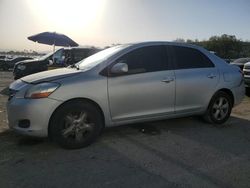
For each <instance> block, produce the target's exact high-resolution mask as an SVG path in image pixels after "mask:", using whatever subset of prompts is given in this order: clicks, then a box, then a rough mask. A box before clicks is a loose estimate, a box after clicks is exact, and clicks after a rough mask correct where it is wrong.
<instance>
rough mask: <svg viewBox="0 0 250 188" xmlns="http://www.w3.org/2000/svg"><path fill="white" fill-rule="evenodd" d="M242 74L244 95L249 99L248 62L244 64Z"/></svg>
mask: <svg viewBox="0 0 250 188" xmlns="http://www.w3.org/2000/svg"><path fill="white" fill-rule="evenodd" d="M243 72H244V80H245V86H246V95H247V96H248V97H250V62H248V63H245V64H244V68H243Z"/></svg>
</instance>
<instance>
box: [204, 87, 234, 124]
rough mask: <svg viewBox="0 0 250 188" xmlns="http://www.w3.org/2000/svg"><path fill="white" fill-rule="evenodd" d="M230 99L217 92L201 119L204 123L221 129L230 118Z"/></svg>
mask: <svg viewBox="0 0 250 188" xmlns="http://www.w3.org/2000/svg"><path fill="white" fill-rule="evenodd" d="M232 106H233V102H232V98H231V96H229V95H228V94H227V93H225V92H222V91H219V92H217V93H216V94H215V95H214V96H213V98H212V99H211V101H210V103H209V106H208V109H207V111H206V113H205V114H204V116H203V118H204V120H205V121H206V122H208V123H211V124H214V125H215V126H220V127H222V126H223V125H222V124H223V123H225V122H226V121H227V120H228V118H229V117H230V114H231V111H232Z"/></svg>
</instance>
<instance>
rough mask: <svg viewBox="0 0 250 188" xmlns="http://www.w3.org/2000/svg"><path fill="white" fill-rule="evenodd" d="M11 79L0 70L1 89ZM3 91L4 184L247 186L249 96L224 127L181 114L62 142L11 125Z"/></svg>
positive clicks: (0, 152)
mask: <svg viewBox="0 0 250 188" xmlns="http://www.w3.org/2000/svg"><path fill="white" fill-rule="evenodd" d="M10 82H12V74H11V73H10V72H0V90H2V89H3V88H4V87H6V86H7V85H8V84H9V83H10ZM6 100H7V98H6V97H4V96H1V95H0V187H3V188H6V187H15V188H16V187H25V188H29V187H37V188H38V187H71V188H72V187H86V188H91V187H102V188H103V187H109V188H110V187H114V188H117V187H119V188H120V187H143V188H146V187H157V188H158V187H164V188H165V187H199V188H200V187H209V188H211V187H225V188H230V187H248V188H249V187H250V98H248V97H246V98H245V99H244V101H243V102H242V103H241V104H240V105H239V106H237V107H236V108H234V110H233V114H232V116H231V118H230V120H229V121H228V122H227V125H228V127H226V128H215V127H213V126H211V125H209V124H205V123H203V122H202V121H200V120H199V119H198V118H195V117H193V118H192V117H191V118H181V119H173V120H166V121H161V122H152V123H147V124H136V125H129V126H121V127H115V128H109V129H106V130H105V131H104V133H103V135H102V136H101V137H100V139H99V140H98V141H97V142H96V143H94V144H93V145H91V146H90V147H87V148H84V149H79V150H64V149H61V148H60V147H58V146H57V145H56V144H54V143H51V142H50V141H49V140H48V139H42V140H37V139H33V138H27V137H23V136H19V135H16V134H14V133H13V132H12V131H10V130H9V129H8V126H7V118H6V108H5V103H6Z"/></svg>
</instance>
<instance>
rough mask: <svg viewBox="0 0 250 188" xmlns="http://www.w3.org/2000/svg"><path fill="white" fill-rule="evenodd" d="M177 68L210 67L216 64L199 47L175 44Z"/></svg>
mask: <svg viewBox="0 0 250 188" xmlns="http://www.w3.org/2000/svg"><path fill="white" fill-rule="evenodd" d="M173 49H174V54H175V56H174V59H175V68H176V69H192V68H208V67H214V64H213V63H212V62H211V61H210V60H209V59H208V57H206V56H205V55H204V54H203V53H202V52H200V51H199V50H197V49H194V48H189V47H182V46H173Z"/></svg>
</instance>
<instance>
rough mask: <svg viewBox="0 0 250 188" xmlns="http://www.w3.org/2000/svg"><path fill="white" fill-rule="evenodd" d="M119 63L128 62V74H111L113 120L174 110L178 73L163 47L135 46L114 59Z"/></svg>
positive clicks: (110, 89)
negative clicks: (170, 65) (172, 67)
mask: <svg viewBox="0 0 250 188" xmlns="http://www.w3.org/2000/svg"><path fill="white" fill-rule="evenodd" d="M119 62H123V63H126V64H127V65H128V73H126V74H124V75H120V76H119V75H116V76H112V74H111V75H110V76H109V77H108V93H109V103H110V111H111V117H112V119H113V121H123V120H133V119H138V118H139V119H140V118H147V117H150V116H162V115H167V114H171V113H174V103H175V76H174V71H173V70H169V69H170V67H169V65H168V55H167V51H166V48H165V47H164V46H161V45H160V46H159V45H158V46H147V47H141V48H137V49H134V50H132V51H130V52H128V53H127V54H125V55H123V56H122V57H120V58H119V59H118V60H116V61H115V63H119ZM115 63H114V64H115Z"/></svg>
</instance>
